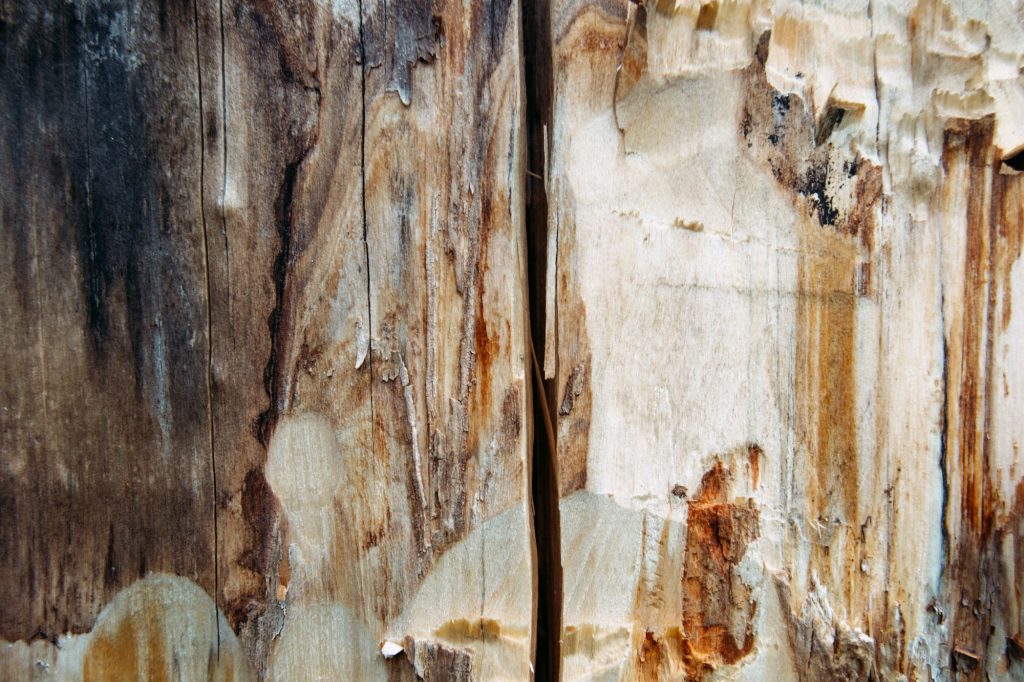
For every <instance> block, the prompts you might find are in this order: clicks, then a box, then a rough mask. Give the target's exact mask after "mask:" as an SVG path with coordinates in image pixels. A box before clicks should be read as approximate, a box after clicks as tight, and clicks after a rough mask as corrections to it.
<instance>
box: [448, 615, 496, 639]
mask: <svg viewBox="0 0 1024 682" xmlns="http://www.w3.org/2000/svg"><path fill="white" fill-rule="evenodd" d="M434 635H436V636H437V637H443V638H444V639H447V640H450V641H454V642H472V641H483V640H494V639H497V638H498V637H500V636H501V623H499V622H498V621H496V620H494V619H493V618H479V619H476V620H467V619H465V618H458V619H456V620H450V621H447V622H446V623H444V624H443V625H441V627H439V628H437V629H436V630H434Z"/></svg>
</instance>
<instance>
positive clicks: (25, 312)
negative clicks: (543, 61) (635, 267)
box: [0, 0, 534, 679]
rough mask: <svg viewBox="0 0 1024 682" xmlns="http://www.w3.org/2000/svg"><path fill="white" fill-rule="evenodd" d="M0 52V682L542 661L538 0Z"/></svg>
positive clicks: (37, 28) (388, 8) (66, 36)
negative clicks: (529, 220)
mask: <svg viewBox="0 0 1024 682" xmlns="http://www.w3.org/2000/svg"><path fill="white" fill-rule="evenodd" d="M0 49H2V50H3V60H2V62H0V81H2V84H3V87H4V90H5V96H4V98H3V102H2V105H0V106H2V117H3V118H2V120H3V135H2V140H0V144H2V145H3V146H2V157H0V159H2V160H0V164H2V165H0V167H2V168H3V175H4V177H5V179H9V181H7V182H5V183H4V185H3V188H2V189H0V192H2V194H0V198H2V208H3V215H2V219H3V230H2V234H0V238H2V239H3V252H4V254H5V255H4V260H3V267H2V270H0V273H2V274H0V276H2V277H3V283H4V285H5V289H6V291H8V292H10V293H11V295H9V296H7V297H5V298H4V300H3V303H2V304H0V305H2V306H3V308H2V311H3V313H4V314H5V316H6V318H7V320H8V321H9V322H8V326H7V327H6V332H5V336H4V341H5V343H4V349H3V351H2V363H0V368H2V369H0V372H2V375H0V376H2V382H0V383H2V385H3V388H2V389H0V390H2V391H3V394H2V401H3V403H2V415H0V420H2V422H0V423H2V429H0V434H2V435H0V438H2V441H0V442H2V448H3V453H4V461H3V468H2V472H0V474H2V476H3V478H2V481H0V482H2V488H0V491H2V496H0V500H2V506H0V510H2V512H0V513H2V515H3V519H4V520H3V524H2V530H0V533H2V536H0V557H2V559H0V561H2V562H3V564H2V565H3V572H4V576H5V580H4V582H3V587H2V588H0V589H2V590H3V591H2V593H0V597H2V601H3V608H2V610H0V637H2V638H3V639H5V640H7V641H8V642H10V643H9V644H4V645H3V648H2V650H0V677H3V678H5V679H6V678H11V679H22V678H27V677H32V676H39V677H45V678H47V679H49V676H51V675H54V674H56V675H57V677H62V678H64V679H79V678H83V677H84V678H86V679H131V678H139V679H163V678H165V677H179V676H183V677H184V678H186V679H198V678H200V677H203V676H210V677H216V678H218V679H221V678H223V679H238V678H249V677H254V678H261V679H315V678H317V677H318V676H320V678H323V679H384V678H390V677H396V678H403V679H404V678H407V677H413V676H416V675H419V676H421V677H425V678H426V679H441V678H446V677H448V675H449V673H450V671H460V670H461V671H464V672H465V674H466V675H472V676H473V677H474V678H487V679H490V678H495V677H503V676H505V677H510V678H516V679H522V678H524V677H528V676H529V668H530V661H531V655H532V646H533V634H532V620H533V617H532V613H533V599H534V597H533V593H534V589H533V584H534V572H533V559H532V548H531V528H530V522H529V519H530V516H529V499H528V494H529V491H528V480H529V456H528V455H529V449H528V444H529V442H530V438H531V430H530V429H531V427H530V422H529V420H528V419H527V417H526V415H527V408H528V406H529V393H528V391H529V384H528V382H527V378H526V368H527V364H526V362H527V359H528V356H527V353H526V348H527V346H526V339H527V336H526V334H527V322H526V302H525V297H524V294H523V292H524V291H525V288H524V286H523V282H524V281H525V277H526V274H525V273H526V258H525V253H524V252H523V244H524V239H523V228H524V223H523V210H522V203H523V201H522V190H521V183H522V160H521V157H522V151H521V150H522V146H523V141H522V140H523V131H522V130H521V128H522V106H523V94H522V92H523V85H522V78H521V48H520V28H519V6H518V4H517V3H515V2H511V1H506V2H494V3H481V4H479V6H476V7H472V8H467V7H463V6H462V5H459V4H455V3H446V2H442V3H435V4H434V5H431V4H429V3H427V4H424V3H420V2H391V3H384V2H370V1H369V0H368V1H367V2H363V3H358V2H335V3H322V2H313V1H312V0H295V2H289V3H276V2H256V1H255V0H253V1H251V2H250V1H243V2H239V1H235V0H224V2H196V3H188V2H178V3H130V2H114V3H110V2H98V1H97V2H92V1H89V0H82V1H81V2H75V3H59V2H43V1H39V2H30V3H14V4H10V3H8V4H5V5H4V6H3V7H2V9H0ZM496 549H497V550H498V551H495V550H496ZM218 608H219V611H218ZM202 614H208V617H206V616H203V615H202ZM385 639H387V640H389V641H393V642H396V643H398V644H400V645H401V646H403V647H404V652H403V653H401V654H399V655H398V656H395V657H394V658H392V659H390V660H386V659H385V658H384V657H383V656H382V655H381V652H380V647H381V644H382V642H383V641H384V640H385Z"/></svg>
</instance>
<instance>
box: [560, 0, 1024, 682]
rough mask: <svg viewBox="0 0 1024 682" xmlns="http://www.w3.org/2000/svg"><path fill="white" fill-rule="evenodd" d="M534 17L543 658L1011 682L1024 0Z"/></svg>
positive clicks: (665, 675) (606, 664)
mask: <svg viewBox="0 0 1024 682" xmlns="http://www.w3.org/2000/svg"><path fill="white" fill-rule="evenodd" d="M551 15H552V20H551V31H552V40H553V44H554V77H555V92H554V115H553V118H554V127H553V133H552V135H551V144H550V153H551V174H550V177H549V179H548V187H549V201H550V203H551V205H552V219H551V222H550V225H549V233H550V239H551V244H553V246H552V247H551V248H553V249H556V251H557V255H556V256H555V257H554V258H553V259H552V260H551V261H550V262H554V263H556V267H555V271H554V272H552V273H549V279H548V281H549V287H550V289H549V298H550V299H553V300H554V301H555V302H556V304H555V306H554V307H553V309H549V310H548V313H549V316H548V324H547V329H548V335H547V344H546V345H547V348H548V350H547V352H546V361H547V367H546V368H545V369H546V376H547V377H548V378H551V379H554V384H555V386H556V387H557V391H558V395H557V401H556V409H557V415H556V416H557V420H558V423H557V428H558V457H559V475H560V479H559V484H560V490H561V496H562V499H561V527H562V563H563V569H564V576H565V577H564V595H565V596H564V608H563V625H564V629H563V649H562V655H563V658H562V669H563V676H564V677H565V678H566V679H581V678H587V679H590V678H596V677H601V679H605V678H628V679H633V678H645V679H646V678H650V679H655V678H657V679H673V678H676V679H678V678H681V677H684V676H685V677H687V678H688V679H712V678H714V679H749V680H761V679H808V680H820V679H868V678H873V679H899V678H901V676H907V677H908V678H910V679H952V678H954V677H957V678H962V679H985V678H988V679H1010V678H1019V677H1020V676H1022V675H1024V668H1022V667H1021V665H1022V663H1021V661H1020V660H1019V659H1020V656H1019V653H1015V652H1017V651H1018V649H1016V648H1014V647H1015V644H1014V643H1015V642H1019V641H1020V637H1021V629H1022V626H1024V622H1022V621H1021V607H1022V602H1021V591H1020V585H1021V580H1022V573H1021V566H1022V564H1021V546H1022V540H1021V535H1020V532H1021V526H1020V518H1021V505H1022V504H1024V496H1022V491H1024V488H1022V487H1021V485H1022V484H1021V481H1022V475H1024V461H1022V460H1021V455H1020V453H1019V448H1018V443H1019V441H1020V440H1021V437H1022V436H1024V433H1022V427H1021V421H1020V415H1021V414H1022V406H1024V403H1022V399H1021V397H1020V396H1021V395H1022V391H1024V384H1022V383H1021V382H1022V380H1024V374H1022V368H1024V365H1022V364H1021V361H1020V357H1021V355H1020V353H1021V350H1022V348H1021V345H1022V343H1024V335H1022V333H1021V332H1022V327H1021V325H1022V320H1024V316H1022V315H1021V314H1020V313H1019V311H1015V310H1014V309H1013V308H1012V306H1011V303H1012V302H1013V300H1014V298H1015V297H1019V296H1020V295H1021V293H1022V290H1024V280H1022V279H1021V277H1022V272H1024V271H1022V270H1021V268H1020V266H1019V264H1018V263H1019V256H1020V250H1021V239H1022V223H1024V219H1022V204H1021V192H1022V189H1024V180H1022V179H1021V176H1020V175H1019V173H1017V171H1016V170H1014V169H1013V166H1017V167H1019V163H1018V162H1017V161H1016V160H1014V157H1013V155H1014V154H1016V153H1018V152H1019V150H1020V148H1021V145H1024V114H1022V108H1021V103H1022V102H1024V81H1022V77H1021V67H1022V65H1024V57H1022V49H1024V15H1022V12H1021V7H1020V4H1019V3H1015V2H984V3H956V4H945V3H943V2H941V1H938V0H936V1H932V0H921V1H920V2H916V3H902V2H839V3H832V2H823V3H817V2H815V3H790V2H743V1H736V2H718V1H711V2H684V1H679V2H671V1H670V2H657V3H654V2H650V3H632V2H626V1H623V2H617V1H611V2H589V1H587V0H559V1H557V2H555V3H553V6H552V11H551ZM1018 158H1019V157H1018ZM1002 159H1009V160H1008V161H1007V162H1006V163H1002V162H1001V160H1002ZM610 273H614V274H613V275H610ZM611 529H615V530H614V531H613V530H611ZM1017 646H1019V645H1017Z"/></svg>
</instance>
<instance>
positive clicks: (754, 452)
mask: <svg viewBox="0 0 1024 682" xmlns="http://www.w3.org/2000/svg"><path fill="white" fill-rule="evenodd" d="M763 458H764V450H763V449H761V446H760V445H758V444H757V443H751V444H750V445H748V446H747V464H748V466H749V467H750V486H751V487H752V488H757V486H758V484H759V483H760V481H761V460H762V459H763Z"/></svg>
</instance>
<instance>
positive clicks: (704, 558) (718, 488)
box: [682, 462, 760, 680]
mask: <svg viewBox="0 0 1024 682" xmlns="http://www.w3.org/2000/svg"><path fill="white" fill-rule="evenodd" d="M731 476H732V474H731V472H730V471H729V470H728V469H726V468H725V467H724V466H723V465H722V464H721V462H718V463H716V464H715V465H714V466H713V467H712V468H711V469H710V470H709V471H708V472H707V473H706V474H704V478H703V480H702V481H701V486H700V490H699V491H698V492H697V494H696V496H695V497H694V499H693V500H692V501H690V502H689V503H688V504H687V506H688V510H689V516H688V518H687V524H686V527H687V533H686V559H685V565H684V575H683V634H684V640H683V656H682V658H683V662H684V664H685V666H686V669H687V673H688V676H689V677H690V678H691V679H698V680H699V679H702V678H703V676H704V675H705V674H706V673H708V672H710V671H712V670H714V669H715V667H716V666H717V665H719V664H722V663H735V662H736V661H738V660H740V659H741V658H743V657H744V656H746V655H747V654H748V653H750V651H751V650H752V649H753V647H754V632H753V618H754V614H755V611H756V608H757V604H756V603H755V602H753V601H752V600H751V589H750V587H748V586H747V585H746V584H745V583H744V582H743V580H742V579H741V578H740V576H739V572H738V570H737V566H738V564H739V563H740V561H741V560H742V558H743V554H744V552H746V550H747V546H748V545H749V544H750V543H751V542H753V541H754V540H755V539H756V538H757V537H758V535H759V534H760V522H759V514H758V511H757V509H755V508H754V506H753V503H752V502H751V501H749V500H748V501H746V502H740V501H733V500H731V499H730V488H731Z"/></svg>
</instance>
